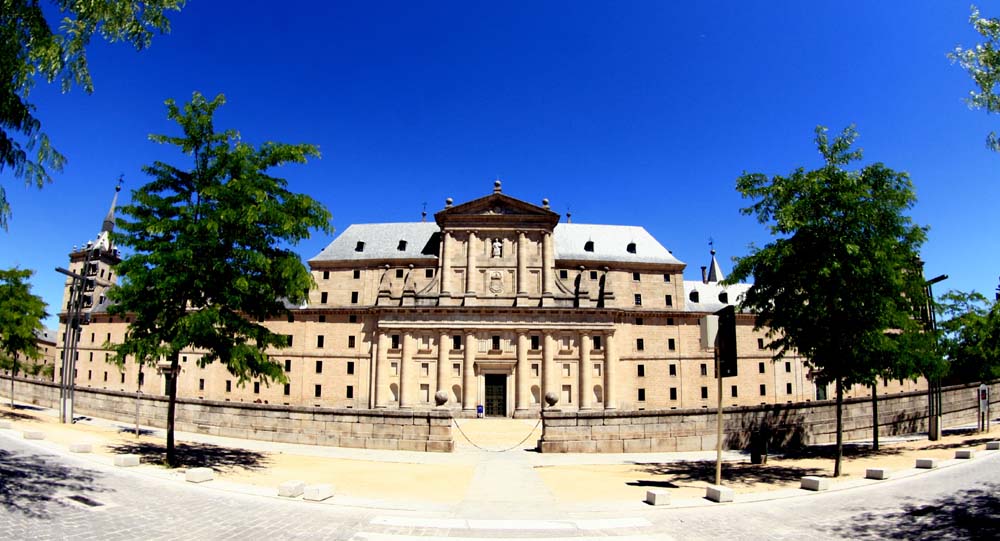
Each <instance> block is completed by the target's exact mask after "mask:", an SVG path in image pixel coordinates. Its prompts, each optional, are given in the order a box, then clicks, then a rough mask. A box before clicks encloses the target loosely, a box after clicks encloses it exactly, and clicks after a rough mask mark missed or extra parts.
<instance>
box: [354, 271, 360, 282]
mask: <svg viewBox="0 0 1000 541" xmlns="http://www.w3.org/2000/svg"><path fill="white" fill-rule="evenodd" d="M358 278H361V271H360V270H358V269H354V279H355V280H357V279H358Z"/></svg>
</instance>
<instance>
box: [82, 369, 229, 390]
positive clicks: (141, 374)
mask: <svg viewBox="0 0 1000 541" xmlns="http://www.w3.org/2000/svg"><path fill="white" fill-rule="evenodd" d="M73 377H74V378H75V377H76V370H73ZM145 381H146V374H144V373H142V372H139V387H142V384H143V383H145ZM226 392H227V393H228V392H229V385H226Z"/></svg>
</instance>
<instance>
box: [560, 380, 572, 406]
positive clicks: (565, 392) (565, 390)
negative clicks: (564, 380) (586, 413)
mask: <svg viewBox="0 0 1000 541" xmlns="http://www.w3.org/2000/svg"><path fill="white" fill-rule="evenodd" d="M562 398H563V402H564V403H566V404H572V403H573V386H572V385H563V386H562Z"/></svg>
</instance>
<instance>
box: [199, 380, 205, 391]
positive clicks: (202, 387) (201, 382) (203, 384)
mask: <svg viewBox="0 0 1000 541" xmlns="http://www.w3.org/2000/svg"><path fill="white" fill-rule="evenodd" d="M198 390H199V391H204V390H205V378H201V379H199V380H198Z"/></svg>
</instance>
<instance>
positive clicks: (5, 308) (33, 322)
mask: <svg viewBox="0 0 1000 541" xmlns="http://www.w3.org/2000/svg"><path fill="white" fill-rule="evenodd" d="M32 274H34V272H32V271H30V270H20V269H17V268H13V269H5V270H0V358H3V359H6V363H7V364H6V365H5V367H6V368H7V369H11V370H13V372H15V373H16V372H17V371H18V370H19V367H21V366H23V363H22V362H21V361H20V360H19V359H21V358H22V357H23V358H25V359H36V360H37V359H40V358H41V356H42V355H41V352H40V351H39V349H38V342H37V339H36V337H35V332H36V331H41V330H42V329H43V327H42V319H44V318H45V317H46V316H47V314H46V313H45V301H43V300H42V299H41V298H40V297H38V296H37V295H34V294H32V293H31V284H29V283H28V279H29V278H31V275H32Z"/></svg>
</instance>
